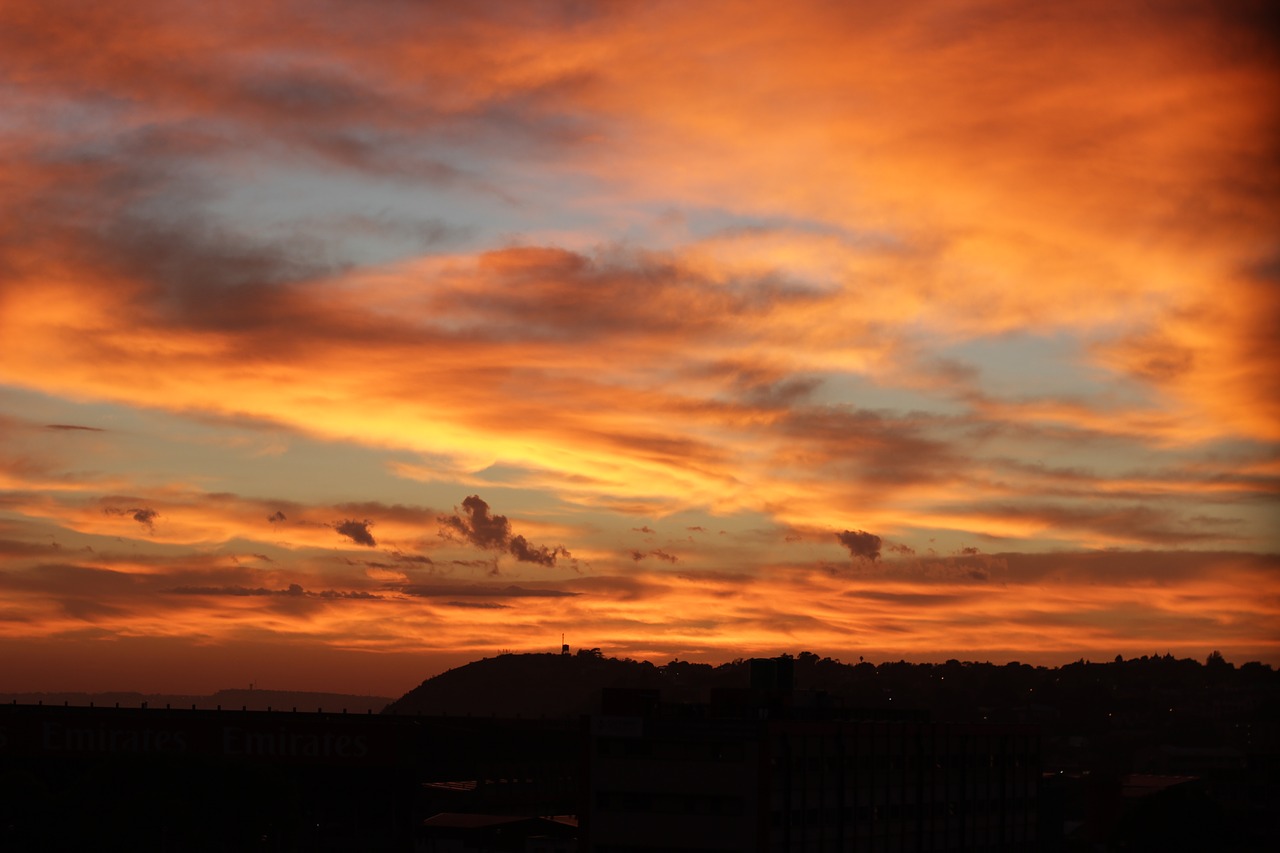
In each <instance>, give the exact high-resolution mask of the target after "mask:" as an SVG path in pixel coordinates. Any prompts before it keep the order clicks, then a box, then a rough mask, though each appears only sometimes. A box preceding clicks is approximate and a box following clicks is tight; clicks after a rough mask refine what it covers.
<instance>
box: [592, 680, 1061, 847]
mask: <svg viewBox="0 0 1280 853" xmlns="http://www.w3.org/2000/svg"><path fill="white" fill-rule="evenodd" d="M806 698H807V699H808V700H809V701H807V702H806V701H805V699H806ZM637 699H638V701H637ZM606 706H610V707H609V709H610V710H632V711H635V710H645V709H647V711H648V712H647V713H642V714H634V713H633V714H607V715H601V716H599V717H596V718H594V719H593V721H592V727H591V731H590V734H589V736H588V740H589V745H588V753H589V758H588V766H589V770H588V773H589V779H588V789H589V796H588V800H587V802H586V804H585V805H584V810H583V813H582V814H581V818H582V833H583V849H584V850H586V851H589V853H641V851H660V850H681V851H686V853H688V851H729V850H734V851H774V850H776V851H783V850H787V851H792V850H813V851H826V850H870V851H889V850H894V851H898V850H957V851H959V850H983V851H1032V850H1036V849H1038V844H1037V812H1038V806H1037V791H1038V786H1039V781H1040V772H1041V771H1040V741H1039V735H1038V730H1037V729H1036V728H1035V727H1032V726H1023V725H985V724H983V725H977V724H941V723H932V722H929V721H927V720H925V719H922V715H920V714H893V715H891V714H887V713H886V712H883V711H881V712H877V713H874V714H873V713H864V714H861V715H860V714H858V713H857V712H850V711H844V710H841V709H836V708H828V707H824V706H823V705H822V703H821V701H820V697H805V696H803V695H798V694H792V693H789V692H785V691H779V690H772V691H770V690H764V691H761V690H756V691H733V692H732V695H730V696H726V695H725V692H723V691H722V692H721V693H720V695H719V696H716V697H714V698H713V701H712V702H711V703H710V704H708V705H706V706H701V707H699V706H689V705H685V706H673V707H667V706H656V707H655V704H654V703H653V702H652V701H647V699H646V697H636V698H634V699H632V700H630V701H628V700H625V699H621V698H619V697H615V698H614V700H613V701H608V700H606Z"/></svg>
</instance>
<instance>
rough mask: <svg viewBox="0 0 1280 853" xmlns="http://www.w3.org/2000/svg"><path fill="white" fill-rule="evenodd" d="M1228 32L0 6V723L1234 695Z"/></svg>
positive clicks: (1255, 470) (1254, 34) (1275, 609)
mask: <svg viewBox="0 0 1280 853" xmlns="http://www.w3.org/2000/svg"><path fill="white" fill-rule="evenodd" d="M1269 5H1270V4H1267V3H1264V2H1258V3H1248V2H1237V3H1209V2H1172V1H1171V2H1115V1H1114V0H1097V2H1083V1H1082V2H1071V3H1048V2H1014V1H1013V0H991V2H963V3H962V2H954V1H953V0H936V2H918V3H901V2H897V1H896V0H894V2H856V3H853V2H788V3H776V2H772V3H766V2H760V3H751V2H731V3H717V2H697V3H687V2H639V0H637V2H628V0H619V2H601V3H581V2H489V3H483V2H478V3H477V2H457V3H447V2H439V3H435V2H407V0H406V1H405V2H394V0H387V2H376V3H344V2H319V0H317V1H316V2H311V0H306V2H303V1H302V0H299V2H275V0H255V2H242V3H240V2H229V3H215V4H204V3H185V2H173V0H155V2H147V0H128V2H113V3H94V4H89V3H81V2H65V3H60V2H50V0H41V2H35V0H14V2H5V3H3V4H0V690H77V689H78V690H108V689H119V690H142V691H186V692H209V691H213V690H216V689H218V688H222V687H242V686H246V685H247V684H248V683H249V682H251V681H253V682H256V683H257V684H259V685H261V686H268V687H276V688H281V689H313V690H334V691H345V692H376V693H382V694H385V695H399V694H400V693H403V692H404V691H405V690H407V689H409V688H411V687H413V686H414V685H416V684H417V683H418V682H419V681H421V680H422V679H423V678H426V677H427V676H430V675H432V674H435V673H437V672H439V671H441V670H442V669H444V668H445V667H447V666H451V665H456V664H458V663H461V662H464V661H468V660H473V659H476V658H479V657H484V656H488V655H493V654H496V653H498V652H499V651H500V650H512V651H553V650H558V648H559V646H560V641H561V634H562V633H563V634H564V636H565V640H566V642H568V643H569V644H570V645H571V646H573V647H574V648H575V649H576V648H578V647H588V648H591V647H598V648H599V649H601V651H602V652H603V653H605V654H608V655H616V656H619V657H623V656H626V657H633V658H646V659H649V660H653V661H654V662H655V663H662V662H666V661H668V660H670V659H672V658H673V657H678V658H680V659H685V660H697V661H707V662H719V661H724V660H729V659H732V658H736V657H751V656H755V655H763V654H778V653H780V652H791V653H793V654H794V653H798V652H799V651H801V650H811V651H814V652H816V653H819V654H822V655H831V656H834V657H838V658H841V659H843V660H846V661H848V660H854V661H856V660H857V658H858V657H859V656H865V657H866V659H867V660H871V661H877V662H878V661H881V660H886V659H892V660H898V659H900V658H905V659H907V660H945V659H947V658H960V659H962V660H991V661H993V662H1004V661H1009V660H1021V661H1024V662H1030V663H1043V664H1060V663H1065V662H1068V661H1070V660H1075V659H1077V658H1079V657H1086V658H1092V659H1094V660H1100V659H1105V660H1110V659H1111V658H1113V657H1114V656H1115V655H1116V654H1123V655H1125V656H1126V657H1131V656H1135V655H1143V654H1152V653H1161V654H1163V653H1165V652H1172V653H1173V654H1175V655H1177V656H1179V657H1182V656H1190V657H1194V658H1197V659H1201V660H1203V659H1204V658H1205V656H1206V655H1207V654H1208V653H1209V652H1210V651H1212V650H1215V649H1217V650H1221V651H1222V653H1223V654H1224V655H1225V656H1226V657H1227V659H1228V660H1231V661H1234V662H1237V663H1240V662H1244V661H1246V660H1262V661H1265V662H1269V663H1272V664H1276V665H1280V513H1278V512H1277V508H1278V504H1277V500H1278V498H1280V488H1278V487H1280V452H1278V449H1280V348H1278V347H1277V329H1280V204H1278V203H1277V199H1280V60H1278V57H1280V51H1278V50H1277V41H1276V21H1275V14H1274V12H1270V11H1268V7H1269Z"/></svg>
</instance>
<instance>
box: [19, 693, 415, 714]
mask: <svg viewBox="0 0 1280 853" xmlns="http://www.w3.org/2000/svg"><path fill="white" fill-rule="evenodd" d="M390 701H391V699H390V697H387V696H358V695H352V694H348V693H316V692H311V691H305V690H245V689H238V690H236V689H228V690H219V691H218V692H217V693H214V694H212V695H210V696H203V695H201V696H196V695H190V694H183V693H135V692H111V693H68V692H61V693H0V703H2V704H6V705H10V704H14V703H16V704H19V705H71V706H80V707H87V706H89V705H94V706H97V707H111V706H113V705H119V706H120V707H121V708H140V707H142V706H143V705H144V704H145V705H146V706H147V707H148V708H164V707H170V708H191V707H193V706H194V707H195V708H196V709H197V710H209V711H211V710H214V709H215V708H218V707H221V708H223V709H224V710H239V709H241V708H244V709H245V710H247V711H266V710H273V711H292V710H294V709H295V708H296V709H297V710H298V711H313V712H314V711H327V712H329V713H341V712H342V711H344V710H345V711H346V712H347V713H350V714H367V713H370V712H372V713H374V714H376V713H378V712H380V711H381V710H382V709H383V708H385V707H386V706H387V703H388V702H390Z"/></svg>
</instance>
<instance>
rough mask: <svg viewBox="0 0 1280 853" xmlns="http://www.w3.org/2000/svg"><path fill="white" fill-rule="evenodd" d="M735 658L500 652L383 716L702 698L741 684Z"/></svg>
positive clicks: (429, 684) (555, 712)
mask: <svg viewBox="0 0 1280 853" xmlns="http://www.w3.org/2000/svg"><path fill="white" fill-rule="evenodd" d="M746 679H747V669H746V666H745V664H743V663H742V662H741V661H738V662H735V663H731V664H721V665H720V666H718V667H713V666H711V665H709V664H695V663H688V662H685V661H672V662H671V663H668V664H665V665H663V666H654V665H653V664H652V663H650V662H648V661H634V660H630V659H619V658H607V657H603V656H602V655H600V654H599V653H598V652H596V651H594V650H590V651H588V650H582V651H580V652H578V654H576V655H556V654H504V655H499V656H497V657H494V658H485V659H483V660H479V661H475V662H473V663H469V664H467V665H465V666H461V667H458V668H456V669H451V670H448V671H447V672H443V673H441V674H440V675H437V676H435V677H434V678H429V679H427V680H426V681H424V682H422V684H421V685H419V686H418V687H415V688H414V689H413V690H411V691H409V692H408V693H406V694H405V695H404V696H402V697H400V698H399V699H397V700H396V701H395V702H392V703H391V704H390V705H388V706H387V709H386V711H385V713H389V714H449V715H464V714H471V715H474V716H499V717H501V716H510V717H514V716H527V717H564V716H577V715H579V714H585V713H591V712H593V711H598V710H599V707H598V706H599V702H600V691H601V690H602V689H603V688H606V687H630V688H644V689H658V690H661V691H662V695H663V696H664V697H665V698H666V699H668V700H669V701H684V700H686V699H688V700H694V699H699V698H705V693H706V691H707V690H708V689H709V688H710V687H721V686H746V683H747V682H746Z"/></svg>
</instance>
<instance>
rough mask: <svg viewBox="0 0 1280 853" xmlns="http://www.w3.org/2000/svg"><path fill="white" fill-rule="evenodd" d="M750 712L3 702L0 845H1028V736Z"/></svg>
mask: <svg viewBox="0 0 1280 853" xmlns="http://www.w3.org/2000/svg"><path fill="white" fill-rule="evenodd" d="M759 698H760V697H759V696H757V695H755V694H752V693H751V692H750V691H746V692H744V693H741V694H739V695H737V696H734V697H732V701H730V702H728V703H726V702H725V701H724V699H725V697H723V696H721V697H719V700H718V702H717V703H713V704H711V705H688V704H682V705H675V706H663V705H661V704H660V703H659V702H658V701H657V697H656V695H652V696H651V695H649V694H647V693H645V692H639V693H637V692H635V691H619V692H615V694H614V695H613V696H611V697H608V698H607V699H606V704H611V705H612V707H609V708H608V710H609V711H612V712H613V713H608V714H603V715H597V716H594V717H591V718H589V719H586V720H520V719H473V718H448V717H389V716H373V715H341V714H313V713H293V712H287V711H286V712H271V713H268V712H251V711H250V712H241V711H190V710H171V709H141V708H134V709H118V708H66V707H49V706H2V707H0V847H3V849H5V850H15V851H18V850H75V849H97V848H101V847H103V846H104V844H105V845H109V846H116V847H118V846H121V845H123V846H124V847H127V848H129V849H136V850H174V851H178V850H184V851H188V850H219V851H221V850H315V851H326V850H369V851H379V850H386V851H392V850H395V851H408V850H415V849H418V850H433V851H434V850H440V851H443V850H455V851H463V850H468V851H477V850H526V849H527V850H534V849H543V850H547V851H566V850H569V849H583V850H592V851H637V853H638V851H643V850H806V849H868V850H880V849H885V850H888V849H894V850H969V849H973V850H979V849H981V850H1032V849H1035V848H1034V845H1033V842H1034V839H1035V837H1036V820H1035V815H1036V787H1037V786H1036V782H1037V780H1038V778H1039V765H1038V763H1037V762H1038V752H1037V750H1038V741H1037V739H1036V735H1035V732H1034V730H1033V729H1031V728H1029V727H1018V728H1015V729H1010V728H1008V727H988V728H982V727H973V726H945V725H934V724H931V723H928V722H925V721H921V720H912V719H879V720H872V719H865V720H857V719H835V718H831V717H830V715H823V714H817V715H815V714H814V713H812V711H813V709H807V710H806V709H801V708H790V709H788V708H783V707H779V706H777V705H776V704H775V705H774V706H773V707H770V705H769V703H768V702H760V701H756V700H757V699H759ZM650 700H652V701H650ZM619 712H621V713H619ZM823 716H827V717H828V718H827V719H823V718H822V717H823ZM570 815H572V816H573V817H568V816H570ZM482 816H487V817H482ZM539 816H541V819H540V820H538V819H535V818H538V817H539ZM579 821H580V826H579Z"/></svg>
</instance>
